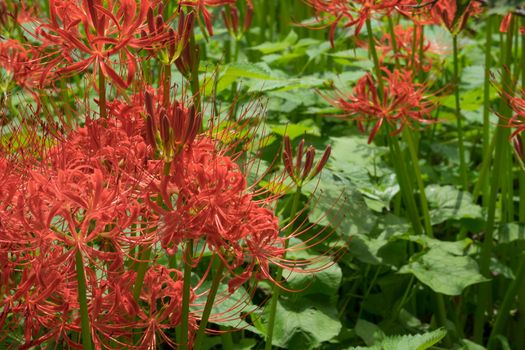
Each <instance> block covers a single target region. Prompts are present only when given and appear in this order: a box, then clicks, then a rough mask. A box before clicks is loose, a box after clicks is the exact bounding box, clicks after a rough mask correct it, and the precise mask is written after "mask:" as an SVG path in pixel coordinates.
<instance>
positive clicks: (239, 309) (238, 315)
mask: <svg viewBox="0 0 525 350" xmlns="http://www.w3.org/2000/svg"><path fill="white" fill-rule="evenodd" d="M210 287H211V282H210V281H206V282H204V283H203V284H202V286H201V288H199V290H198V293H203V292H204V291H207V290H209V289H210ZM207 295H208V294H207V293H203V294H202V295H201V297H200V298H198V299H197V300H196V301H195V303H194V305H202V306H199V307H192V309H193V310H194V311H197V310H200V311H201V312H202V310H203V309H204V305H205V304H206V298H207ZM215 301H216V302H215V304H214V305H213V308H212V312H211V316H210V321H209V322H210V323H216V324H219V325H221V326H227V327H232V328H242V329H248V330H250V331H252V332H254V333H257V334H260V331H259V330H258V329H257V328H255V327H254V326H252V325H250V324H249V323H248V322H246V321H245V319H246V317H245V315H246V314H248V313H250V312H255V311H256V310H257V306H255V305H253V304H252V302H251V300H250V295H249V294H248V293H247V291H246V290H245V289H244V288H242V287H240V288H238V289H237V290H236V291H235V292H234V293H233V294H229V292H228V286H227V285H226V284H221V285H220V286H219V290H218V292H217V296H216V297H215ZM214 315H216V316H217V317H216V318H214Z"/></svg>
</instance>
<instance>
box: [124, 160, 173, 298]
mask: <svg viewBox="0 0 525 350" xmlns="http://www.w3.org/2000/svg"><path fill="white" fill-rule="evenodd" d="M170 168H171V163H170V162H167V163H164V169H163V172H164V175H165V176H168V175H169V172H170ZM157 204H159V205H162V197H161V196H160V195H159V196H158V197H157ZM150 258H151V246H147V247H143V248H142V249H141V250H140V255H139V260H140V261H139V262H138V264H137V265H136V269H135V272H136V273H137V278H136V279H135V285H134V286H133V298H135V300H136V301H139V298H140V292H141V290H142V286H143V285H144V277H145V276H146V271H147V270H148V268H149V263H150Z"/></svg>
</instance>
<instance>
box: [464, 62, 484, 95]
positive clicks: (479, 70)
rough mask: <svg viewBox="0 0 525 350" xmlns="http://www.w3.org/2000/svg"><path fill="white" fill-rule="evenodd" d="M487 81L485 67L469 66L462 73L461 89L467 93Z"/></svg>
mask: <svg viewBox="0 0 525 350" xmlns="http://www.w3.org/2000/svg"><path fill="white" fill-rule="evenodd" d="M484 81H485V67H483V66H468V67H465V68H463V71H462V73H461V89H464V90H465V91H468V90H471V89H475V88H478V87H480V86H482V85H483V83H484Z"/></svg>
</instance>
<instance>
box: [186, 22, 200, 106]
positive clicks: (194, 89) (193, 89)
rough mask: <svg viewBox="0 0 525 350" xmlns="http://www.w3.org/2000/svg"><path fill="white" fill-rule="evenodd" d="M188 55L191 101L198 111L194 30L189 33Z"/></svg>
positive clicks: (197, 63) (198, 93) (198, 90)
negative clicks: (189, 57)
mask: <svg viewBox="0 0 525 350" xmlns="http://www.w3.org/2000/svg"><path fill="white" fill-rule="evenodd" d="M189 45H190V51H191V53H190V55H191V77H190V80H191V81H190V87H191V93H192V95H193V103H194V104H195V109H196V110H197V112H200V111H201V109H202V107H201V91H200V83H199V61H200V57H199V47H198V46H197V43H196V41H195V32H192V33H191V35H190V42H189Z"/></svg>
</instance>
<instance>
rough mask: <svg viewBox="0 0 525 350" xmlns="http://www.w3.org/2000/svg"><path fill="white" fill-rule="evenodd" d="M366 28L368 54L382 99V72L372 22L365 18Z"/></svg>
mask: <svg viewBox="0 0 525 350" xmlns="http://www.w3.org/2000/svg"><path fill="white" fill-rule="evenodd" d="M366 30H367V32H368V48H369V50H370V55H371V56H372V61H373V62H374V71H375V75H376V80H377V84H378V87H379V89H378V94H379V98H380V99H381V100H382V99H383V90H384V84H383V74H382V73H381V66H380V64H379V57H378V56H377V49H376V42H375V39H374V33H373V31H372V23H371V21H370V19H367V20H366Z"/></svg>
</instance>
